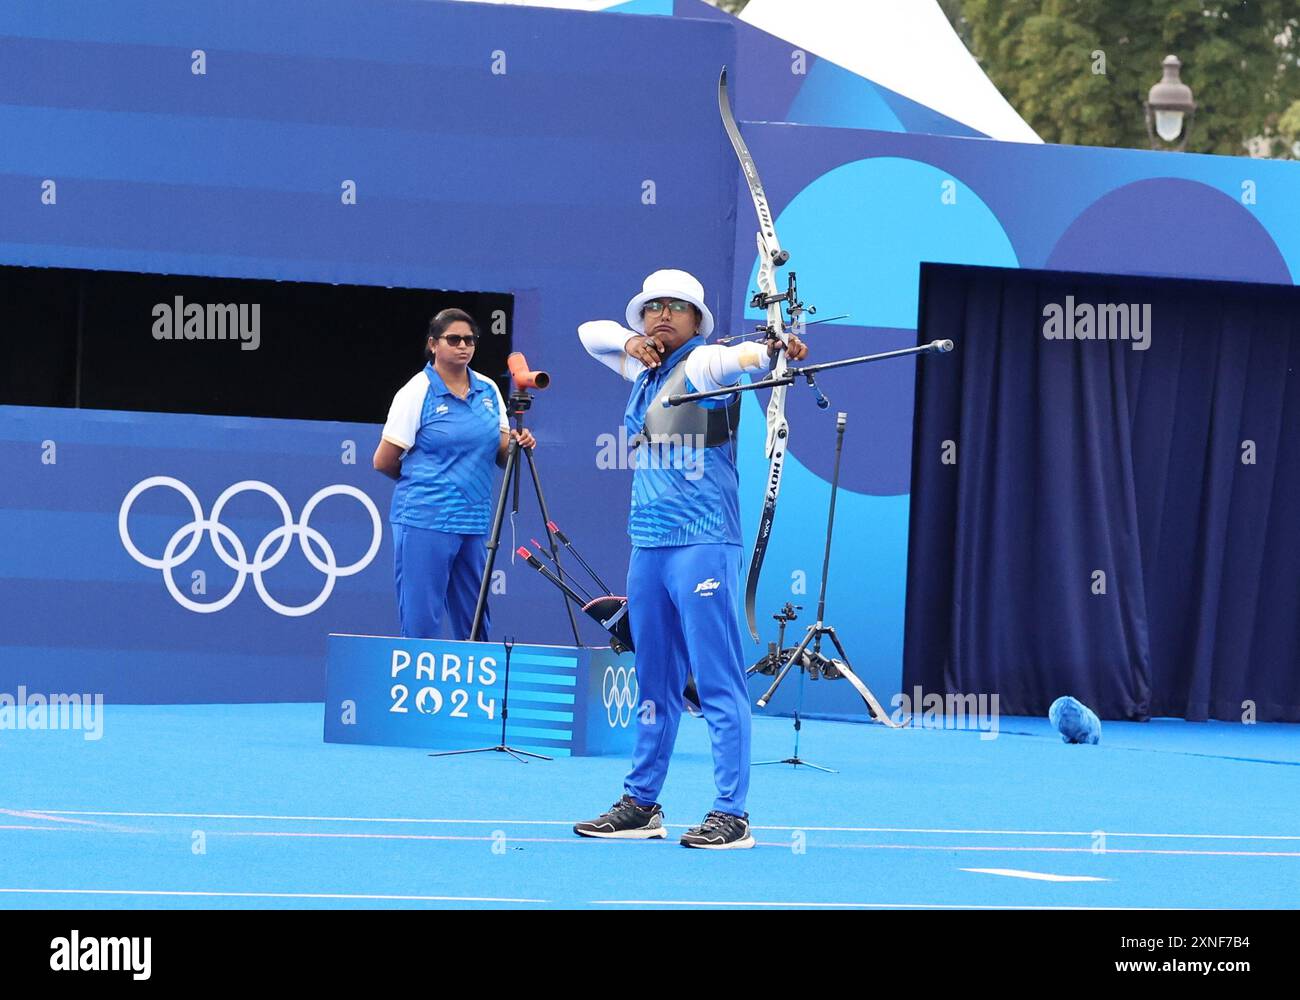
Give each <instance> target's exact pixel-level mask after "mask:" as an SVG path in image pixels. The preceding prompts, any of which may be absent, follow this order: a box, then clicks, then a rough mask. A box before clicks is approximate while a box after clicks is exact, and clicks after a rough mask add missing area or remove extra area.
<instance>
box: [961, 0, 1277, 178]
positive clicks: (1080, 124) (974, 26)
mask: <svg viewBox="0 0 1300 1000" xmlns="http://www.w3.org/2000/svg"><path fill="white" fill-rule="evenodd" d="M941 3H942V4H943V7H944V10H945V12H946V13H947V14H948V17H949V19H950V21H952V23H953V26H954V28H955V29H956V30H957V32H958V34H960V35H962V36H963V38H964V39H965V40H966V42H967V44H968V46H970V48H971V51H972V52H973V53H974V54H975V55H976V58H978V59H979V61H980V63H981V65H982V66H983V68H984V71H985V72H986V73H987V74H988V75H989V78H990V79H991V80H992V81H993V83H994V84H995V85H996V86H997V87H998V89H999V90H1001V91H1002V93H1003V95H1004V96H1005V97H1006V99H1007V100H1008V101H1010V102H1011V104H1012V106H1013V107H1015V109H1016V110H1017V111H1019V112H1020V114H1021V115H1022V116H1023V117H1024V118H1025V120H1026V121H1028V122H1029V124H1030V125H1031V126H1032V127H1033V128H1034V129H1035V131H1037V132H1038V134H1039V135H1041V136H1042V137H1043V138H1044V139H1045V140H1047V141H1048V142H1064V143H1078V144H1083V145H1097V146H1146V145H1148V142H1147V134H1146V125H1145V122H1144V119H1143V113H1142V102H1143V101H1144V100H1146V95H1147V91H1148V90H1149V89H1150V87H1151V85H1152V84H1154V83H1156V82H1157V81H1158V80H1159V79H1160V73H1161V70H1160V63H1161V60H1162V59H1164V57H1165V56H1166V55H1168V54H1169V53H1173V54H1175V55H1177V56H1178V58H1179V59H1181V60H1182V61H1183V69H1182V80H1183V82H1184V83H1186V84H1187V85H1188V86H1190V87H1191V88H1192V92H1193V96H1194V98H1195V100H1196V105H1197V108H1196V119H1195V124H1194V126H1193V128H1192V132H1191V136H1190V140H1189V142H1188V147H1187V148H1188V149H1189V150H1193V151H1196V152H1202V153H1226V154H1229V155H1240V154H1243V153H1245V152H1246V145H1245V144H1246V142H1247V141H1248V140H1250V139H1252V138H1255V137H1263V138H1264V139H1265V140H1266V142H1267V143H1268V145H1269V152H1270V153H1271V154H1272V155H1276V156H1294V155H1295V151H1294V148H1293V144H1294V142H1295V141H1296V139H1300V108H1297V107H1296V106H1295V104H1296V102H1298V101H1300V68H1298V67H1297V62H1296V57H1297V53H1298V52H1300V4H1297V3H1296V0H1156V2H1137V3H1135V2H1133V0H941ZM1289 108H1290V109H1291V112H1290V113H1287V112H1288V109H1289ZM1284 114H1286V118H1285V119H1284V118H1283V116H1284Z"/></svg>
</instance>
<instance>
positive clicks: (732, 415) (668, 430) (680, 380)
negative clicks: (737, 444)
mask: <svg viewBox="0 0 1300 1000" xmlns="http://www.w3.org/2000/svg"><path fill="white" fill-rule="evenodd" d="M687 391H688V390H687V386H686V364H685V359H683V361H682V362H681V363H679V364H678V365H677V366H676V367H674V368H673V370H672V371H671V372H669V373H668V377H667V378H665V379H664V380H663V383H662V384H661V385H660V386H659V391H658V392H657V393H656V394H655V397H654V399H652V400H651V401H650V405H649V406H648V407H646V414H645V423H644V424H643V425H642V426H641V433H640V434H638V435H637V438H636V443H637V444H638V445H639V444H641V443H643V442H645V441H646V440H649V441H650V442H652V443H653V442H654V441H657V440H662V439H663V437H664V436H672V438H673V439H676V440H682V441H687V440H693V441H699V440H703V441H704V446H705V447H706V448H719V447H721V446H722V445H724V444H730V443H732V442H733V441H735V439H736V434H737V433H738V430H739V427H740V396H739V395H736V396H735V397H734V398H733V399H732V400H731V402H730V403H728V404H727V405H726V406H717V405H714V406H705V405H704V404H703V403H684V404H683V405H681V406H664V400H665V399H667V398H668V397H669V396H678V395H682V394H683V393H685V392H687ZM687 435H690V437H687Z"/></svg>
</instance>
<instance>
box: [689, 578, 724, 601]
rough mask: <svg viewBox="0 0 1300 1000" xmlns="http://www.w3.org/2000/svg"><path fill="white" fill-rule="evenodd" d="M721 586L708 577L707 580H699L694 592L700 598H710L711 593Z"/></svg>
mask: <svg viewBox="0 0 1300 1000" xmlns="http://www.w3.org/2000/svg"><path fill="white" fill-rule="evenodd" d="M721 586H722V584H721V583H719V582H718V581H717V580H715V579H713V577H709V578H708V579H707V580H701V581H700V582H699V583H697V584H696V585H695V592H696V593H697V594H699V595H700V596H701V597H712V596H713V592H714V591H715V590H717V589H718V588H719V587H721Z"/></svg>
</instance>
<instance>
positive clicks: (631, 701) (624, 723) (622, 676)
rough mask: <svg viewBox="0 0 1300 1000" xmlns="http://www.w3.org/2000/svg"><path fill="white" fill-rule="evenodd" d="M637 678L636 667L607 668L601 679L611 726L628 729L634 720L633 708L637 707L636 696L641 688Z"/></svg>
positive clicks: (602, 694)
mask: <svg viewBox="0 0 1300 1000" xmlns="http://www.w3.org/2000/svg"><path fill="white" fill-rule="evenodd" d="M640 687H641V686H640V685H639V684H638V683H637V679H636V668H635V667H618V668H615V667H612V666H608V667H606V668H605V676H604V677H602V678H601V681H600V693H601V697H602V698H603V700H604V702H605V714H606V715H608V716H609V727H610V728H611V729H613V728H615V727H616V726H618V727H621V728H623V729H626V728H627V727H628V724H629V723H630V722H631V721H632V710H633V709H634V708H635V707H636V696H637V692H638V691H639V690H640Z"/></svg>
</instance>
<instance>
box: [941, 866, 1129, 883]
mask: <svg viewBox="0 0 1300 1000" xmlns="http://www.w3.org/2000/svg"><path fill="white" fill-rule="evenodd" d="M962 871H964V872H977V873H978V874H981V875H1005V876H1006V877H1007V878H1028V879H1033V880H1035V881H1037V882H1109V881H1110V879H1108V878H1098V877H1097V876H1096V875H1054V874H1052V873H1051V872H1027V871H1022V870H1021V869H1019V868H963V869H962Z"/></svg>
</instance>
